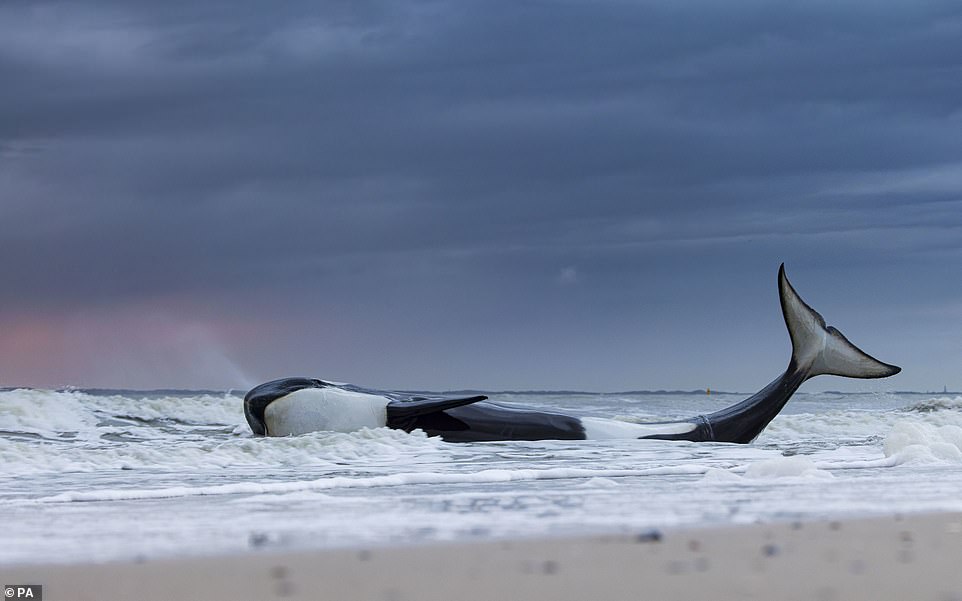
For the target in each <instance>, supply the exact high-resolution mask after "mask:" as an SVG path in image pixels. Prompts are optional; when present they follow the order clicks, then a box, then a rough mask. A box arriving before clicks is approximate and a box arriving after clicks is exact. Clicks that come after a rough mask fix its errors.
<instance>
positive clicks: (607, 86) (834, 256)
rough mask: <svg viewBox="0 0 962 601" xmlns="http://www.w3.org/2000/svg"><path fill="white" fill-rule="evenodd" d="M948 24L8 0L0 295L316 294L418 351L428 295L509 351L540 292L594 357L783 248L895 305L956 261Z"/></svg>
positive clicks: (2, 27) (954, 33)
mask: <svg viewBox="0 0 962 601" xmlns="http://www.w3.org/2000/svg"><path fill="white" fill-rule="evenodd" d="M960 30H962V11H960V10H959V9H958V7H957V6H956V5H954V4H953V3H940V2H933V3H915V4H911V5H908V4H905V5H898V6H895V5H893V6H885V7H878V6H875V5H874V4H870V3H848V4H844V5H838V4H836V3H819V2H815V3H805V4H799V5H779V6H774V5H770V4H769V3H762V2H742V3H738V4H735V5H732V4H726V5H717V4H715V3H708V2H705V3H696V4H690V3H688V4H684V5H680V4H673V3H640V4H639V3H626V2H616V1H611V2H601V3H576V2H550V3H541V2H530V3H528V2H526V3H516V2H504V3H494V4H492V3H462V2H415V3H404V4H400V5H399V4H397V3H389V2H333V3H324V4H321V5H316V4H311V3H285V4H282V5H267V4H263V3H258V2H241V3H217V2H209V3H203V4H201V5H197V4H196V3H195V4H191V3H178V2H173V3H162V4H158V3H129V2H100V3H97V2H92V3H87V4H53V3H51V4H45V3H34V2H29V3H28V2H7V3H4V4H3V5H0V80H2V81H4V82H7V83H8V84H9V85H6V86H5V89H7V90H15V93H13V94H4V95H0V194H2V195H3V201H2V203H0V255H2V256H5V257H16V258H17V260H13V261H6V262H4V263H3V264H2V265H0V280H2V281H5V282H14V283H15V285H13V286H7V287H5V288H3V289H2V290H0V305H2V306H5V307H7V308H8V309H11V310H12V309H15V308H17V309H20V308H24V307H30V306H34V305H36V304H37V303H41V304H45V305H46V306H49V307H51V310H60V311H63V310H67V309H73V310H75V309H76V308H77V307H78V306H79V307H83V306H88V305H89V306H101V305H108V306H110V305H117V306H123V305H124V304H125V303H131V302H135V301H143V300H145V299H152V298H159V297H163V296H164V295H171V294H176V295H181V296H185V297H188V298H194V299H197V301H196V302H197V303H199V304H205V303H206V305H211V304H212V305H214V306H218V305H219V304H221V303H223V306H225V307H227V306H229V307H230V309H228V310H230V311H235V312H238V313H243V314H249V315H252V316H254V317H252V319H254V318H256V319H259V320H263V321H265V322H268V323H272V324H274V326H276V327H277V328H279V330H278V331H281V330H283V331H286V332H288V333H290V330H284V327H287V326H284V323H286V321H285V320H296V319H300V318H304V317H307V316H310V315H311V314H312V311H314V310H319V309H312V307H314V308H316V307H321V306H327V307H337V308H338V311H341V314H342V315H344V316H345V319H346V318H347V317H348V316H352V319H354V320H356V321H357V322H358V323H372V324H380V327H383V328H385V329H388V330H390V329H391V328H395V330H391V332H394V333H395V334H397V335H398V336H401V334H403V335H404V336H406V337H412V336H413V337H415V338H418V339H419V340H420V341H421V344H422V345H423V346H424V348H425V349H427V350H425V351H424V353H425V354H424V361H426V362H428V363H429V362H430V358H431V357H433V356H435V355H432V353H441V352H442V351H440V350H438V349H439V347H438V346H437V344H433V343H432V339H431V337H430V335H429V334H428V333H426V332H425V331H423V330H421V329H419V326H418V324H423V323H425V322H426V321H430V318H431V316H434V317H435V318H436V319H439V320H440V321H442V322H443V323H444V324H445V326H446V327H447V328H448V330H446V331H448V332H452V331H456V332H459V333H461V334H463V335H465V336H467V335H470V334H471V333H478V332H482V331H490V330H491V327H492V326H491V320H495V319H496V318H497V317H496V313H499V312H500V313H502V314H503V315H504V317H503V319H504V321H505V322H511V323H514V324H516V325H517V326H519V330H518V332H519V333H518V334H517V336H515V335H513V334H512V336H511V337H510V339H511V344H512V345H514V347H516V348H517V349H518V350H517V351H512V352H516V353H519V354H523V353H524V352H530V348H528V351H525V348H526V343H525V342H524V339H523V335H522V334H523V333H527V334H529V335H531V336H534V335H535V332H534V330H532V329H531V328H533V327H534V325H532V324H537V323H540V326H539V327H544V328H548V329H551V331H552V334H551V335H550V336H548V337H549V338H550V337H551V336H556V337H558V338H557V339H559V340H561V339H564V335H563V334H562V333H559V332H563V330H564V327H563V326H560V325H559V324H558V323H556V322H552V321H550V320H548V321H545V322H538V321H537V320H535V319H533V318H532V315H535V314H537V313H538V311H537V309H536V308H537V307H548V308H546V309H544V313H545V315H549V316H551V315H553V316H555V317H556V318H557V319H559V320H561V319H562V316H564V318H565V319H566V320H568V321H570V320H571V319H575V318H576V316H580V318H582V319H587V320H588V322H590V323H586V324H584V325H582V326H580V327H575V326H570V325H569V326H568V327H570V328H571V329H572V332H573V333H572V338H571V339H569V342H574V341H576V340H577V339H576V337H575V336H574V332H577V333H578V334H579V335H581V336H582V337H583V339H585V340H588V341H592V342H590V344H588V346H589V347H590V348H591V350H592V352H594V353H595V354H596V355H601V354H603V347H604V344H605V340H612V339H611V338H608V339H606V338H604V336H601V335H599V336H594V335H592V334H591V331H592V328H595V330H596V331H597V332H602V333H605V334H606V335H609V336H613V335H614V333H616V332H618V331H619V330H620V328H619V327H617V326H615V325H613V324H616V323H618V322H619V320H621V321H628V322H630V323H633V324H639V325H643V324H640V323H639V321H638V320H643V319H644V317H642V316H638V315H637V314H638V313H639V312H641V313H642V315H645V314H647V315H648V316H649V318H650V319H655V320H658V321H659V323H661V322H663V323H665V324H672V323H674V324H676V325H678V329H679V330H680V331H681V332H687V333H690V327H689V326H688V325H686V324H687V323H689V322H690V321H691V319H692V318H691V317H690V315H688V314H684V315H683V314H681V312H680V311H679V312H678V313H677V314H676V313H674V312H672V311H671V310H670V308H671V307H678V308H684V309H685V310H686V311H689V312H691V311H698V310H699V309H698V306H702V307H703V310H704V303H705V300H706V299H705V298H704V296H703V295H700V294H698V293H697V292H696V291H697V290H699V289H702V288H705V289H712V290H719V291H720V294H721V298H722V299H723V300H722V301H721V302H723V303H729V304H728V305H726V310H729V311H736V312H737V311H738V309H733V308H732V307H731V303H734V302H735V301H734V300H733V299H734V298H735V295H734V294H733V295H732V296H725V294H726V292H725V291H726V290H728V291H732V290H742V289H743V290H751V291H752V293H753V294H764V293H765V291H768V289H769V288H770V286H769V284H770V283H771V282H769V281H768V280H769V279H770V278H768V275H770V274H769V271H771V270H772V269H773V266H776V265H777V263H778V262H779V261H781V260H785V259H787V260H789V262H790V263H791V262H793V261H794V262H795V263H798V264H800V268H801V269H802V270H803V274H804V273H805V272H804V270H805V269H806V266H807V269H809V270H812V271H817V272H818V275H821V276H823V277H824V278H825V279H826V280H827V281H831V282H834V283H836V284H837V283H838V282H839V278H841V274H842V273H844V272H849V273H851V274H854V275H851V276H850V277H853V278H854V281H855V282H856V283H857V284H858V285H859V286H861V287H862V288H863V289H864V290H867V291H872V292H873V293H878V294H882V292H880V291H882V290H885V292H884V295H885V297H888V298H891V300H892V304H893V306H908V304H909V303H910V302H911V294H910V291H911V289H912V286H917V287H919V288H922V289H928V287H929V285H928V284H927V283H926V282H927V281H928V280H929V279H944V278H945V274H946V273H948V272H949V271H950V270H949V268H948V267H947V265H948V264H949V263H950V262H951V261H953V260H957V259H958V254H959V248H960V247H959V245H958V244H957V242H956V240H957V239H958V233H959V230H960V227H962V217H960V215H962V213H960V212H959V211H958V208H959V192H960V183H959V178H958V175H957V174H958V172H959V171H958V169H959V165H962V146H960V145H959V144H958V139H959V138H960V133H962V132H960V128H962V125H960V121H959V105H960V100H959V99H960V98H962V89H960V86H962V84H960V83H959V81H962V79H960V78H958V77H957V76H956V75H957V72H958V70H959V67H960V62H959V58H958V57H959V56H962V41H960V40H962V36H960V35H959V34H960V33H962V31H960ZM567 270H574V271H567ZM570 273H574V274H576V276H575V277H569V276H566V275H565V274H570ZM760 273H761V274H763V277H761V278H759V274H760ZM894 278H900V279H901V280H902V281H904V282H907V283H908V284H909V285H906V286H902V287H900V288H899V289H897V290H891V289H888V288H886V286H885V285H884V283H885V282H886V281H891V280H892V279H894ZM818 279H819V278H816V277H810V278H808V280H809V281H810V282H813V281H818ZM756 282H757V283H756ZM559 283H564V284H565V285H564V286H559ZM826 286H828V284H826ZM64 290H69V291H70V293H69V294H63V291H64ZM959 293H962V289H960V287H959V286H958V285H951V284H941V285H939V286H937V287H935V289H934V295H935V297H934V298H931V299H928V298H927V299H925V302H928V301H929V300H931V301H932V302H940V303H946V302H948V301H949V299H951V298H952V297H953V295H956V294H959ZM679 295H681V297H679ZM686 295H688V296H686ZM826 296H829V295H826ZM277 299H284V300H283V301H282V302H281V301H277ZM725 299H728V300H725ZM881 300H885V298H883V299H881ZM646 302H647V303H649V305H645V303H646ZM852 302H854V301H852ZM325 303H328V304H325ZM655 304H657V305H659V306H658V307H654V306H653V305H655ZM661 304H664V307H662V306H661ZM206 305H205V306H206ZM666 307H667V308H666ZM579 311H583V312H580V313H579ZM471 315H475V316H481V317H477V318H476V319H477V321H476V322H472V321H471V318H470V317H469V316H471ZM438 316H443V317H438ZM458 316H464V318H465V319H466V320H467V322H466V324H464V325H459V317H458ZM751 317H752V316H751V315H750V314H748V313H737V315H736V316H735V317H734V318H733V319H732V320H731V322H730V323H729V324H727V325H726V326H725V331H724V332H723V334H726V333H727V334H730V333H731V332H732V331H736V330H737V329H738V328H740V327H744V326H745V325H746V323H747V321H748V320H749V319H750V318H751ZM776 317H777V316H776ZM546 319H547V318H546ZM926 319H930V318H929V317H926ZM405 320H409V321H405ZM775 322H776V324H775V325H777V319H776V320H775ZM472 323H473V325H472ZM645 323H648V322H645ZM933 323H934V322H933ZM526 324H527V325H526ZM648 325H651V324H650V323H649V324H648ZM931 327H934V325H933V326H931ZM554 328H559V329H557V330H556V329H554ZM666 329H669V328H667V327H666ZM386 335H388V336H390V335H392V334H391V333H390V332H388V333H387V334H386ZM434 335H435V336H444V335H445V334H444V330H435V331H434ZM278 336H280V334H278ZM492 344H493V343H492ZM612 344H615V345H616V346H617V345H619V344H621V345H623V346H624V348H623V349H622V350H624V351H625V352H628V349H630V348H631V349H634V346H632V344H629V343H627V342H617V341H616V342H612ZM664 344H668V343H664ZM674 344H675V343H674V342H672V343H670V344H668V346H669V347H672V345H674ZM592 345H593V346H592ZM672 348H673V347H672ZM635 351H636V352H637V349H635ZM239 352H241V351H239ZM243 352H244V353H250V354H249V355H247V360H248V361H249V362H251V363H258V362H266V363H268V364H270V362H271V361H273V359H268V358H265V356H263V355H258V354H256V353H254V352H253V351H246V350H245V351H243ZM295 352H296V350H295V351H292V353H295ZM568 360H571V361H574V360H575V359H574V355H573V354H572V355H571V356H570V357H569V359H568ZM652 360H653V361H655V362H656V363H657V358H653V359H652ZM278 361H280V359H278ZM345 361H347V360H346V359H345ZM461 361H463V365H462V368H459V371H457V373H458V374H462V375H464V376H470V373H469V371H470V370H469V369H468V368H467V367H465V365H467V361H466V360H465V359H463V358H462V359H461ZM545 361H547V359H546V360H545ZM546 365H547V363H545V365H539V367H538V370H536V371H537V372H538V373H539V374H542V375H539V376H537V378H542V377H544V375H543V374H546V373H549V372H550V369H549V368H548V367H546ZM408 367H410V369H411V370H412V371H413V375H412V376H411V377H412V379H415V376H416V375H418V374H421V375H428V374H430V370H426V369H422V368H415V366H413V365H411V366H408ZM265 371H267V370H266V369H265ZM602 371H605V373H609V372H608V371H606V370H602ZM749 371H751V370H750V369H748V368H746V369H745V370H743V371H742V372H741V373H748V372H749ZM907 371H908V370H907ZM669 372H671V370H664V369H662V370H661V371H660V373H669ZM452 373H454V372H452ZM655 373H659V372H658V371H657V370H656V372H655ZM384 374H386V375H390V373H389V372H384ZM386 375H385V377H386ZM472 377H473V376H472ZM680 377H681V376H679V378H680ZM512 378H514V380H512V381H517V380H520V379H522V376H521V375H520V374H515V375H514V376H512ZM624 378H625V379H624V381H626V382H627V380H628V379H629V378H628V376H627V375H626V376H624ZM399 384H404V382H401V383H399ZM412 384H413V383H412ZM960 384H962V383H960ZM551 385H552V383H551V382H542V381H540V380H539V381H538V382H531V386H533V387H539V386H547V387H550V386H551ZM658 385H659V386H660V385H662V384H658ZM664 385H669V384H667V383H666V384H664ZM558 386H559V387H570V386H575V384H574V383H565V384H564V385H562V384H558ZM639 386H644V384H638V385H631V386H626V387H639Z"/></svg>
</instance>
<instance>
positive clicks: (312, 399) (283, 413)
mask: <svg viewBox="0 0 962 601" xmlns="http://www.w3.org/2000/svg"><path fill="white" fill-rule="evenodd" d="M778 293H779V299H780V301H781V307H782V315H783V317H784V318H785V325H786V326H787V327H788V334H789V337H790V338H791V341H792V356H791V359H790V360H789V362H788V367H787V368H786V369H785V372H784V373H782V374H781V375H780V376H778V377H777V378H776V379H775V380H774V381H772V382H771V383H770V384H768V385H767V386H765V387H764V388H762V389H761V390H759V391H758V392H757V393H755V394H754V395H752V396H751V397H749V398H747V399H745V400H743V401H741V402H739V403H736V404H735V405H732V406H730V407H726V408H724V409H721V410H719V411H716V412H714V413H710V414H707V415H698V416H695V417H692V418H690V419H686V420H682V421H665V422H649V423H631V422H625V421H618V420H613V419H611V420H609V419H602V418H594V417H575V416H572V415H566V414H564V413H560V412H554V411H543V410H540V409H535V408H530V407H521V406H509V405H502V404H499V403H494V402H490V401H488V400H487V398H488V397H487V396H485V395H480V394H479V395H464V396H462V395H420V394H412V393H403V392H391V391H380V390H371V389H367V388H362V387H359V386H353V385H351V384H340V383H335V382H328V381H324V380H318V379H312V378H284V379H280V380H274V381H271V382H267V383H265V384H261V385H259V386H257V387H255V388H253V389H252V390H251V391H250V392H248V393H247V395H246V396H245V397H244V414H245V416H246V417H247V422H248V424H250V427H251V430H252V431H253V432H254V433H255V434H260V435H266V436H290V435H295V434H304V433H307V432H314V431H336V432H352V431H356V430H359V429H361V428H378V427H388V428H395V429H399V430H404V431H407V432H411V431H413V430H423V431H424V432H425V433H427V434H428V435H429V436H440V437H441V438H442V439H444V440H446V441H451V442H474V441H496V440H549V439H559V440H584V439H605V438H609V439H610V438H640V439H658V440H687V441H692V442H706V441H713V442H730V443H749V442H751V441H753V440H754V439H755V438H756V437H757V436H758V435H759V434H760V433H761V432H762V430H764V429H765V427H766V426H767V425H768V424H769V422H771V421H772V419H774V418H775V416H776V415H778V413H779V411H781V410H782V407H784V406H785V403H787V402H788V400H789V399H790V398H791V397H792V394H794V393H795V391H796V390H798V387H799V386H801V385H802V383H803V382H805V381H806V380H808V379H809V378H813V377H815V376H818V375H835V376H844V377H848V378H885V377H888V376H892V375H895V374H897V373H899V371H901V368H899V367H896V366H895V365H889V364H888V363H883V362H881V361H879V360H878V359H875V358H874V357H872V356H870V355H868V354H867V353H865V352H864V351H862V350H861V349H859V348H858V347H856V346H855V345H854V344H852V343H851V342H849V341H848V339H846V338H845V336H843V335H842V333H841V332H840V331H838V330H837V329H835V328H834V327H832V326H828V325H826V324H825V320H824V319H823V318H822V316H821V315H819V313H818V312H817V311H815V310H814V309H812V308H811V307H810V306H809V305H808V304H806V303H805V301H803V300H802V298H801V297H800V296H799V295H798V293H797V292H796V291H795V289H794V288H793V287H792V285H791V283H789V281H788V277H787V276H786V275H785V265H784V264H782V265H781V266H780V267H779V269H778Z"/></svg>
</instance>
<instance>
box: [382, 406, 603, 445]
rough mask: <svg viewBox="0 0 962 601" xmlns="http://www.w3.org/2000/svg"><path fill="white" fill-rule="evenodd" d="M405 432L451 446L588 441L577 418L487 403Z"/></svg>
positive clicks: (425, 418) (436, 416) (431, 417)
mask: <svg viewBox="0 0 962 601" xmlns="http://www.w3.org/2000/svg"><path fill="white" fill-rule="evenodd" d="M388 425H391V424H388ZM403 429H405V430H408V431H410V430H415V429H420V430H424V431H425V432H426V433H427V435H428V436H440V437H441V438H443V439H444V440H447V441H449V442H476V441H485V440H550V439H554V440H584V439H585V429H584V426H582V425H581V420H579V419H578V418H576V417H571V416H569V415H562V414H560V413H546V412H543V411H536V410H534V409H529V408H522V407H509V406H506V405H499V404H497V403H487V402H479V403H472V404H470V405H464V406H461V407H455V408H453V409H445V410H444V411H436V412H434V413H428V414H426V415H420V416H418V417H417V418H415V419H414V420H413V421H411V422H410V423H406V424H405V427H404V428H403Z"/></svg>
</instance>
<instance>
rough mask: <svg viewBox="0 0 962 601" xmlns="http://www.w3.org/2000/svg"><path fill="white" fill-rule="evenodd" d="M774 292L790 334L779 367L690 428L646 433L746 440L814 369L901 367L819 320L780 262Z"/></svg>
mask: <svg viewBox="0 0 962 601" xmlns="http://www.w3.org/2000/svg"><path fill="white" fill-rule="evenodd" d="M778 294H779V298H780V299H781V305H782V315H783V316H784V317H785V325H786V326H788V334H789V336H791V338H792V358H791V360H790V361H789V363H788V369H786V370H785V373H783V374H782V375H781V376H779V377H778V378H777V379H776V380H775V381H773V382H772V383H770V384H769V385H768V386H766V387H765V388H763V389H761V390H759V391H758V392H757V393H755V394H754V395H752V396H751V397H750V398H747V399H745V400H744V401H742V402H740V403H738V404H735V405H732V406H731V407H726V408H725V409H722V410H720V411H716V412H715V413H712V414H710V415H705V416H701V417H699V418H697V419H695V420H692V422H693V423H694V428H693V429H692V430H691V431H689V432H686V433H682V434H666V435H656V436H648V437H647V438H669V439H683V440H694V441H700V440H714V441H718V442H739V443H747V442H751V441H752V440H754V439H755V437H756V436H758V435H759V434H760V433H761V431H762V430H764V429H765V426H767V425H768V423H769V422H771V421H772V419H774V418H775V416H776V415H778V412H779V411H781V410H782V407H784V406H785V403H787V402H788V399H790V398H791V396H792V394H794V393H795V391H796V390H798V387H799V386H801V385H802V382H804V381H805V380H808V379H809V378H812V377H814V376H818V375H834V376H845V377H848V378H885V377H888V376H893V375H895V374H897V373H899V372H900V371H901V368H899V367H896V366H894V365H889V364H888V363H883V362H882V361H879V360H878V359H876V358H875V357H872V356H871V355H869V354H868V353H866V352H865V351H863V350H861V349H860V348H858V347H857V346H855V345H854V344H852V343H851V342H849V341H848V339H847V338H845V336H843V335H842V333H841V332H839V331H838V330H837V329H835V328H834V327H832V326H828V325H825V319H823V318H822V316H821V315H819V314H818V312H817V311H816V310H815V309H812V308H811V307H810V306H808V304H806V303H805V301H803V300H802V298H801V297H800V296H799V295H798V293H797V292H795V289H794V288H793V287H792V285H791V284H790V283H789V281H788V278H787V277H786V276H785V265H784V264H782V266H781V267H780V268H779V269H778Z"/></svg>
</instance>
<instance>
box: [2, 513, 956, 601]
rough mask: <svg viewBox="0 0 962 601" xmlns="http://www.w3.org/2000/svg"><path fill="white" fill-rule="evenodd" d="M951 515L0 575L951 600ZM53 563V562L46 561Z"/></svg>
mask: <svg viewBox="0 0 962 601" xmlns="http://www.w3.org/2000/svg"><path fill="white" fill-rule="evenodd" d="M959 557H962V514H956V513H940V514H926V515H909V516H900V515H893V516H888V517H882V518H871V519H850V520H836V521H825V522H791V523H777V524H756V525H747V526H728V527H719V528H697V529H666V530H651V531H643V532H639V533H637V534H633V535H618V536H596V537H586V538H574V539H540V540H516V541H495V542H484V543H473V544H463V543H461V544H435V545H426V546H416V547H385V548H357V549H339V550H327V551H312V552H299V553H268V552H264V553H258V552H251V553H249V554H244V555H236V556H221V557H197V558H182V559H166V560H155V561H141V562H118V563H106V564H87V565H84V564H75V565H53V564H51V565H32V566H13V567H9V566H8V567H3V568H0V573H2V581H3V583H4V584H7V585H10V584H41V585H43V594H44V599H45V600H46V601H109V600H113V599H118V600H131V601H132V600H141V601H151V600H155V599H156V600H161V599H163V600H170V599H197V600H201V599H203V600H208V601H219V600H241V599H260V600H263V599H336V600H348V599H377V600H385V601H415V600H416V601H430V600H434V599H437V600H445V601H448V600H450V599H485V600H490V599H512V600H518V599H531V600H535V599H552V600H558V599H572V600H574V599H579V600H597V599H626V600H628V599H631V600H637V599H659V600H670V599H679V600H681V599H686V600H690V599H708V598H711V599H721V600H724V599H730V600H733V601H734V600H744V599H760V600H761V599H815V600H825V601H830V600H836V599H838V600H842V599H844V600H854V599H872V600H879V599H893V600H913V601H922V600H926V599H932V600H934V601H957V600H962V571H960V569H959V567H958V558H959ZM51 559H52V560H54V561H55V559H56V558H51Z"/></svg>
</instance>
